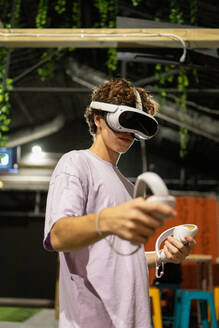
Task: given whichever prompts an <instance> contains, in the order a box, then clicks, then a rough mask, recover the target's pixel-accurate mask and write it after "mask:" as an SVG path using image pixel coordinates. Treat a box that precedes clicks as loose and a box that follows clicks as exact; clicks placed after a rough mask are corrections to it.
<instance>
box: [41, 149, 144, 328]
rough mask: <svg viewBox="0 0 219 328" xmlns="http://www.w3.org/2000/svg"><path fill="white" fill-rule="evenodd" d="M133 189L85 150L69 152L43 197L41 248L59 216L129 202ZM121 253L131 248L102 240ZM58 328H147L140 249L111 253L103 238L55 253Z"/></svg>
mask: <svg viewBox="0 0 219 328" xmlns="http://www.w3.org/2000/svg"><path fill="white" fill-rule="evenodd" d="M132 194H133V185H132V184H131V183H130V182H129V181H128V180H127V179H126V178H125V177H124V176H123V175H122V174H121V173H120V171H119V170H118V168H117V167H116V166H114V165H112V164H111V163H109V162H106V161H104V160H102V159H101V158H99V157H98V156H96V155H95V154H94V153H92V152H90V151H89V150H80V151H71V152H69V153H67V154H65V155H64V156H63V157H62V158H61V159H60V161H59V162H58V164H57V166H56V168H55V170H54V172H53V175H52V177H51V181H50V187H49V192H48V198H47V208H46V222H45V236H44V247H45V248H47V249H50V247H49V245H48V243H46V242H45V241H46V240H48V236H49V232H50V229H51V227H52V226H53V225H54V223H55V222H56V221H57V220H58V219H60V218H61V217H64V216H71V217H73V218H72V220H77V219H78V218H77V217H79V216H82V215H86V214H89V213H96V212H98V211H100V210H101V209H103V208H106V207H109V206H116V205H119V204H121V203H122V202H126V201H128V200H130V199H131V198H132ZM107 238H108V239H109V240H111V241H113V242H114V246H115V248H116V249H118V250H119V251H120V252H123V253H130V252H132V251H133V250H134V249H135V248H136V246H134V245H133V244H131V243H130V242H128V241H126V240H123V239H121V238H119V237H118V236H115V235H110V236H108V237H107ZM59 286H60V316H59V328H91V327H94V328H149V327H151V319H150V305H149V295H148V269H147V265H146V260H145V255H144V248H143V245H142V247H141V248H140V249H139V251H138V252H137V253H135V254H134V255H131V256H120V255H117V254H115V253H114V252H113V251H112V249H111V248H110V247H109V245H108V243H107V242H106V240H104V239H102V240H101V241H98V242H96V243H94V244H92V245H91V246H89V247H84V248H82V249H80V250H78V251H72V252H60V280H59Z"/></svg>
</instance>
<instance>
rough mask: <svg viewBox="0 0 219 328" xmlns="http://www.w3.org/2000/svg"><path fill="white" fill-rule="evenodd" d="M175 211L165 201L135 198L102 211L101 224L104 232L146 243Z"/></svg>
mask: <svg viewBox="0 0 219 328" xmlns="http://www.w3.org/2000/svg"><path fill="white" fill-rule="evenodd" d="M175 214H176V213H175V211H174V210H173V209H172V208H171V207H170V206H168V205H166V204H163V203H155V202H147V201H146V200H145V199H144V198H143V197H139V198H135V199H133V200H130V201H128V202H125V203H123V204H121V205H119V206H115V207H109V208H107V209H104V210H102V211H101V213H100V217H99V226H100V230H101V231H102V232H103V233H107V234H115V235H118V236H119V237H121V238H122V239H126V240H129V241H131V242H134V243H143V244H144V243H145V242H146V241H147V240H148V238H149V237H151V236H152V235H153V234H154V233H155V231H156V229H158V228H160V227H161V226H162V225H163V220H162V219H160V217H162V218H163V219H166V218H169V217H171V216H174V215H175Z"/></svg>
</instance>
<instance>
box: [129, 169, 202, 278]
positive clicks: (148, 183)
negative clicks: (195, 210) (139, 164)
mask: <svg viewBox="0 0 219 328" xmlns="http://www.w3.org/2000/svg"><path fill="white" fill-rule="evenodd" d="M147 187H149V188H150V189H151V191H152V193H153V195H152V196H150V197H148V198H147V199H146V201H147V202H161V203H164V204H167V205H169V206H171V207H174V206H175V203H176V200H175V198H174V197H173V196H171V195H169V192H168V189H167V187H166V185H165V183H164V181H163V180H162V179H161V178H160V177H159V175H157V174H156V173H153V172H145V173H143V174H141V175H139V176H138V178H137V180H136V183H135V187H134V198H135V197H145V196H146V188H147ZM159 218H160V219H164V217H159ZM166 218H167V217H165V219H166ZM197 232H198V227H197V226H196V225H194V224H183V225H178V226H176V227H173V228H170V229H168V230H166V231H164V232H163V233H162V234H161V235H160V236H159V237H158V238H157V240H156V244H155V252H156V254H157V258H158V261H159V260H160V261H161V265H162V269H161V272H160V273H159V265H156V277H157V278H160V277H161V276H162V275H163V274H164V263H165V262H166V261H167V258H166V255H165V253H164V250H161V251H160V245H161V243H162V242H163V241H164V240H165V239H167V238H168V236H170V235H173V236H174V238H176V239H177V240H179V241H181V242H182V243H186V240H185V236H192V237H193V236H195V235H196V233H197ZM148 253H150V252H148ZM152 253H153V252H152Z"/></svg>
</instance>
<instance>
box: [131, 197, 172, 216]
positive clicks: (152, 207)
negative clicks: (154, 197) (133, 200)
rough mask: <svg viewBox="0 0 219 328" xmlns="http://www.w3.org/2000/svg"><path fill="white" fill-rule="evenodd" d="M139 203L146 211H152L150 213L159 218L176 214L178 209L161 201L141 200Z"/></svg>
mask: <svg viewBox="0 0 219 328" xmlns="http://www.w3.org/2000/svg"><path fill="white" fill-rule="evenodd" d="M137 205H138V206H139V208H140V209H141V210H142V211H143V212H144V213H150V215H152V216H155V217H158V218H163V219H166V218H169V217H171V216H175V215H176V211H175V210H174V209H173V208H172V207H171V206H169V205H167V204H164V203H161V202H147V201H145V200H141V201H140V202H139V203H137Z"/></svg>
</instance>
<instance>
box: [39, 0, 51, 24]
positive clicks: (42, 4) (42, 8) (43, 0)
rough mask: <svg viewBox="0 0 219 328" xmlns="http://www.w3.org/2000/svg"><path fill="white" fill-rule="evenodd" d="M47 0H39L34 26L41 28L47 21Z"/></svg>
mask: <svg viewBox="0 0 219 328" xmlns="http://www.w3.org/2000/svg"><path fill="white" fill-rule="evenodd" d="M47 13H48V0H39V3H38V10H37V15H36V27H37V28H43V27H45V25H46V22H47Z"/></svg>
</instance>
